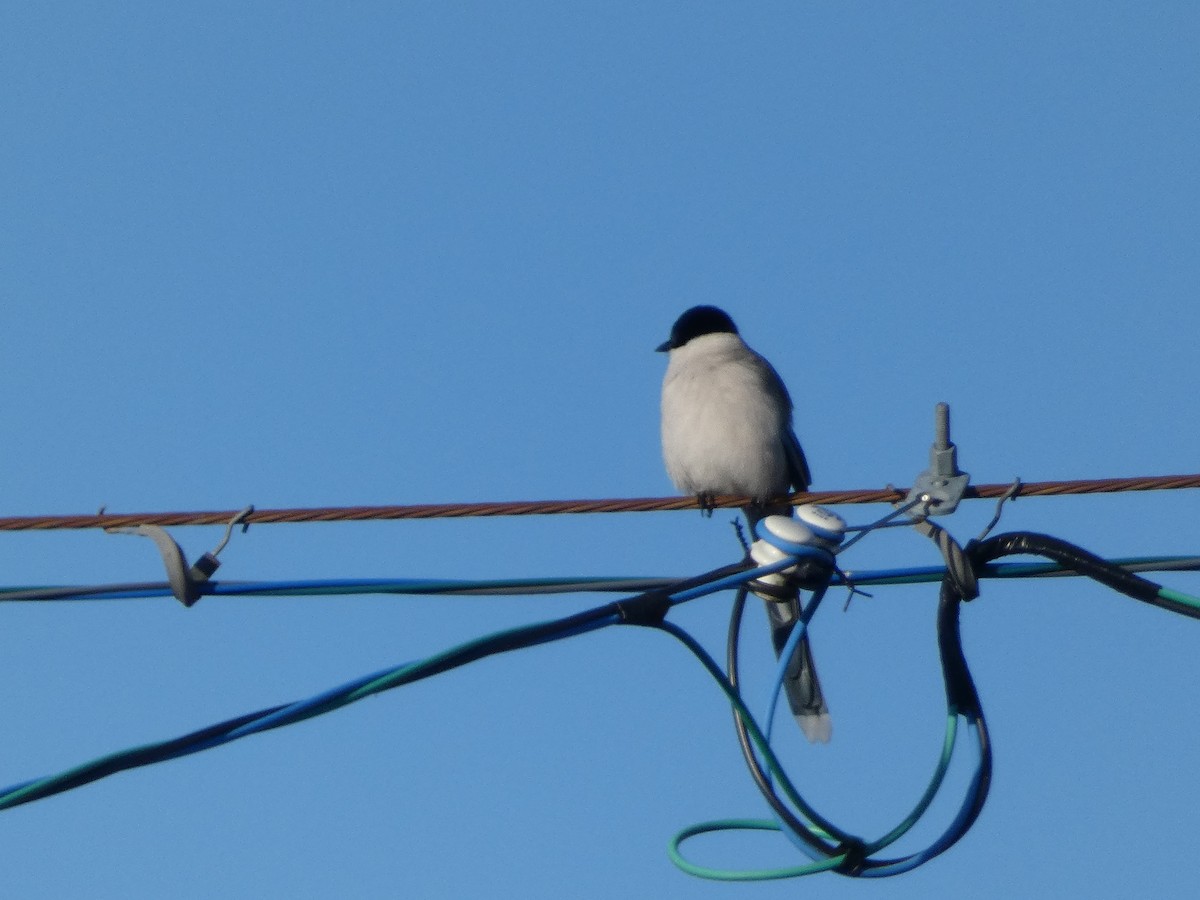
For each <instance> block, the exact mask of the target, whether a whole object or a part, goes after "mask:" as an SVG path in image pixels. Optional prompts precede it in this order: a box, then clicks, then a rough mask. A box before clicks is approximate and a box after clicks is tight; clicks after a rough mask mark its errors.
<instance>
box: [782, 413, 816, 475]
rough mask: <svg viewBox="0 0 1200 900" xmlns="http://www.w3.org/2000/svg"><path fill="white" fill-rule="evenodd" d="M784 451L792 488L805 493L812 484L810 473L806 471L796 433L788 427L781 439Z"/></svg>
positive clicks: (802, 452)
mask: <svg viewBox="0 0 1200 900" xmlns="http://www.w3.org/2000/svg"><path fill="white" fill-rule="evenodd" d="M783 443H784V450H785V451H786V452H787V459H788V474H789V477H790V478H791V480H792V488H793V489H794V490H797V491H807V490H808V487H809V485H811V484H812V473H810V472H809V471H808V460H807V459H805V458H804V450H803V449H802V448H801V446H800V441H799V440H798V439H797V438H796V433H795V432H794V431H792V429H791V428H790V427H789V428H788V429H787V434H786V436H785V437H784V439H783Z"/></svg>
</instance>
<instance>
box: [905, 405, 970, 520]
mask: <svg viewBox="0 0 1200 900" xmlns="http://www.w3.org/2000/svg"><path fill="white" fill-rule="evenodd" d="M970 480H971V476H970V475H968V474H967V473H966V472H961V471H959V468H958V448H957V447H955V446H954V444H952V443H951V442H950V405H949V404H947V403H939V404H938V405H937V406H936V407H934V439H933V446H932V447H931V448H930V449H929V468H928V469H927V470H926V471H924V472H922V473H921V474H920V476H918V478H917V480H916V483H915V484H913V486H912V490H910V491H909V492H908V497H907V498H906V500H905V502H908V503H914V502H915V503H919V504H921V505H923V506H924V509H923V510H921V512H922V514H923V515H926V516H944V515H947V514H949V513H952V512H954V510H955V509H957V508H958V502H959V501H960V500H962V497H963V492H964V491H966V489H967V484H968V483H969V482H970Z"/></svg>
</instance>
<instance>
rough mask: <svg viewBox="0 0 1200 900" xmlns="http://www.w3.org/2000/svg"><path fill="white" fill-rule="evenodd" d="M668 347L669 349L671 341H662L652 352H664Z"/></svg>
mask: <svg viewBox="0 0 1200 900" xmlns="http://www.w3.org/2000/svg"><path fill="white" fill-rule="evenodd" d="M670 349H671V342H670V341H663V342H662V343H661V344H659V345H658V346H657V347H655V348H654V352H655V353H666V352H667V351H668V350H670Z"/></svg>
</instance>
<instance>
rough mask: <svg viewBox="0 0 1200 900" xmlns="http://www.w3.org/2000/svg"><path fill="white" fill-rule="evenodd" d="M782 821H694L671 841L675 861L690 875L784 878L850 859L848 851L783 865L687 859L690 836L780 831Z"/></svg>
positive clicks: (833, 866)
mask: <svg viewBox="0 0 1200 900" xmlns="http://www.w3.org/2000/svg"><path fill="white" fill-rule="evenodd" d="M781 830H782V829H780V827H779V825H778V823H776V822H775V821H773V820H771V819H718V820H717V821H715V822H701V823H700V824H699V825H691V826H689V827H687V828H685V829H683V831H681V832H679V834H677V835H675V837H673V838H671V843H670V844H668V845H667V852H668V853H669V854H670V857H671V862H673V863H674V864H675V865H676V866H678V867H679V868H680V869H681V870H683V871H684V872H686V873H687V874H689V875H695V876H696V877H698V878H707V879H709V880H710V881H775V880H779V879H782V878H798V877H799V876H801V875H815V874H816V873H818V872H828V871H829V870H830V869H836V868H837V867H838V866H840V865H841V864H842V863H844V862H845V861H846V857H847V854H845V853H843V854H841V855H840V856H832V857H830V858H829V859H825V860H821V861H819V862H810V863H807V864H806V865H802V866H790V867H787V868H782V869H713V868H709V867H708V866H698V865H696V864H695V863H693V862H689V861H688V860H687V859H684V856H683V854H682V853H681V852H680V850H679V845H680V844H682V843H683V842H684V841H686V840H687V839H688V838H693V837H696V836H697V835H700V834H708V833H710V832H714V831H775V832H779V831H781Z"/></svg>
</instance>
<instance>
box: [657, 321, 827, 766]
mask: <svg viewBox="0 0 1200 900" xmlns="http://www.w3.org/2000/svg"><path fill="white" fill-rule="evenodd" d="M655 349H656V350H657V351H658V352H660V353H667V354H668V362H667V371H666V374H665V375H664V376H663V385H662V454H663V462H664V463H665V464H666V469H667V475H668V477H670V479H671V481H672V482H673V483H674V485H675V487H676V488H677V489H678V490H679V491H681V492H683V493H685V494H693V495H695V496H696V497H697V498H698V499H699V501H700V505H701V508H702V509H706V510H707V512H709V513H710V514H711V502H712V498H713V497H714V496H716V495H718V494H739V495H744V496H747V497H751V498H753V502H752V503H751V504H750V505H748V506H746V507H743V510H742V512H743V513H744V514H745V516H746V519H747V520H748V522H749V524H750V527H751V529H752V530H753V528H754V525H755V524H756V523H757V522H758V521H759V520H760V519H762V518H764V517H766V516H769V515H788V516H790V515H791V514H792V508H791V505H790V504H781V503H778V502H776V503H771V502H769V501H771V500H777V498H779V497H782V496H783V495H785V494H787V493H789V491H791V490H796V491H807V490H808V488H809V485H810V484H811V483H812V476H811V474H810V472H809V468H808V460H807V459H806V458H805V456H804V450H803V449H801V447H800V441H799V440H798V439H797V438H796V434H795V431H794V430H793V427H792V398H791V396H790V395H789V394H788V390H787V387H786V386H785V385H784V383H783V379H781V378H780V377H779V373H778V372H776V371H775V369H774V367H772V365H771V364H770V363H769V362H767V360H766V359H764V358H763V357H762V356H760V355H759V354H758V353H756V352H755V351H754V350H752V349H751V348H750V347H749V346H747V344H746V342H745V341H743V340H742V337H741V334H740V333H739V332H738V329H737V326H736V325H735V324H734V323H733V319H732V318H730V316H729V314H728V313H726V312H725V311H724V310H723V309H720V308H719V307H716V306H693V307H692V308H691V309H688V310H686V311H685V312H684V313H683V314H682V315H680V316H679V318H678V319H676V320H675V324H674V325H672V326H671V336H670V337H669V338H668V339H667V340H666V341H664V342H663V343H662V344H660V345H659V346H658V347H657V348H655ZM764 599H765V598H764ZM766 604H767V616H768V619H769V621H770V624H771V637H772V643H773V644H774V647H775V653H776V654H777V655H778V654H779V653H780V652H781V651H782V650H783V647H784V645H785V644H786V643H787V639H788V635H789V634H791V631H792V628H793V627H794V626H795V623H796V620H797V619H798V618H799V615H800V606H799V601H798V599H796V598H793V599H792V600H790V601H784V602H778V601H766ZM784 686H785V689H786V692H787V696H788V703H789V706H790V707H791V710H792V714H793V715H794V716H795V717H796V720H797V722H798V723H799V725H800V728H801V730H802V731H803V732H804V735H805V737H807V738H808V740H809V741H811V742H813V743H826V742H828V741H829V739H830V737H831V736H832V733H833V726H832V721H831V719H830V717H829V708H828V706H827V705H826V703H825V697H824V693H823V692H822V690H821V683H820V681H819V680H818V678H817V670H816V666H815V664H814V663H813V657H812V648H811V646H810V645H809V641H808V635H807V634H805V635H804V636H803V638H802V639H801V641H800V643H799V644H798V645H797V647H796V651H795V654H794V655H793V657H792V659H791V661H790V662H789V664H788V670H787V676H786V678H785V681H784Z"/></svg>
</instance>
